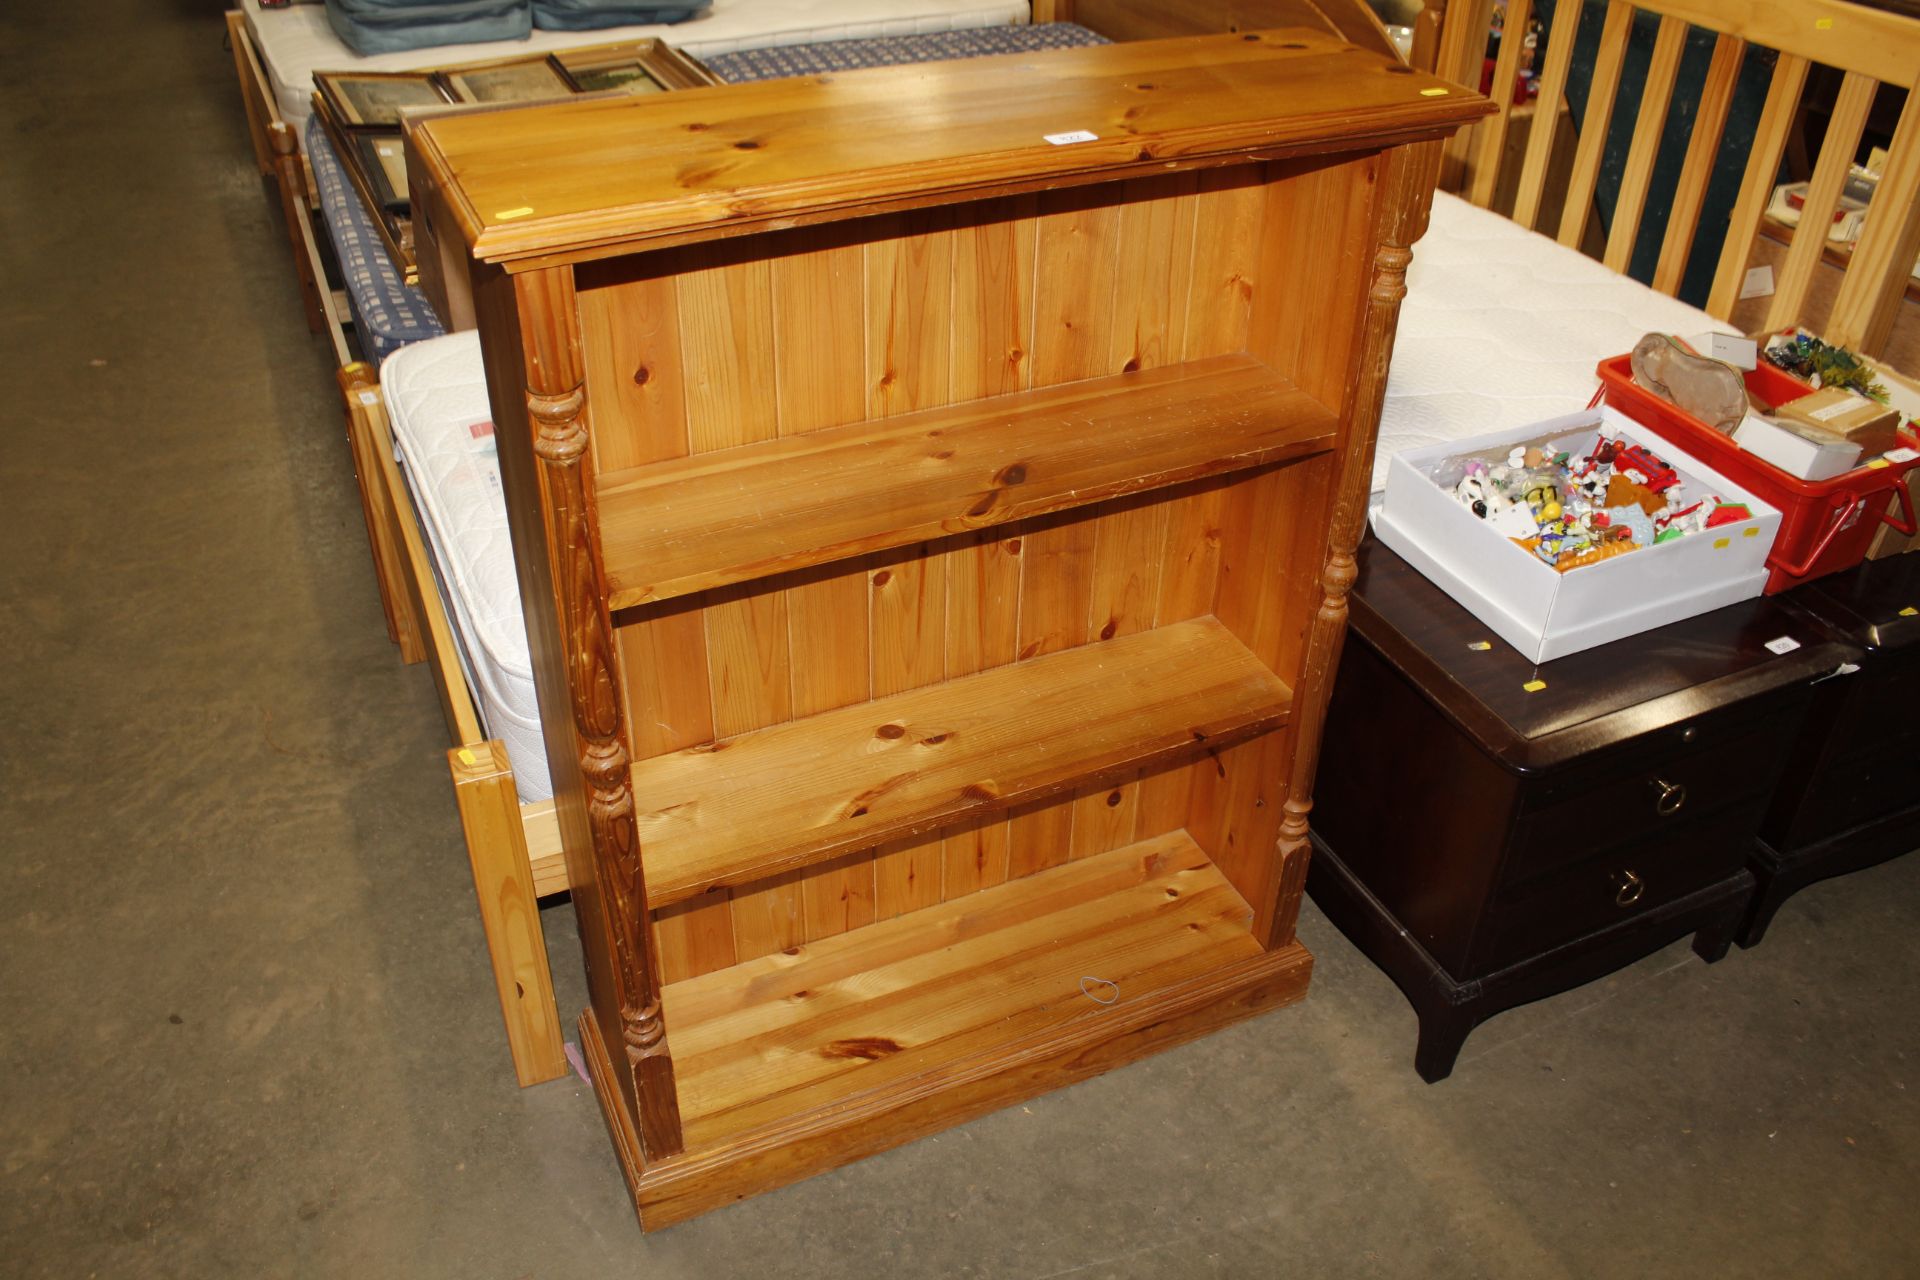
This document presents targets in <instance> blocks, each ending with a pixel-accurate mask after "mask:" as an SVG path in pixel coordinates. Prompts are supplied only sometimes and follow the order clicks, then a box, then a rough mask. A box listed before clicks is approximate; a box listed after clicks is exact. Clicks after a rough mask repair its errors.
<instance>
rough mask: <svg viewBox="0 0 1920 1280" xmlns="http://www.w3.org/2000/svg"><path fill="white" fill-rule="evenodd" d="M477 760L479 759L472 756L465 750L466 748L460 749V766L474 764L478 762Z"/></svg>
mask: <svg viewBox="0 0 1920 1280" xmlns="http://www.w3.org/2000/svg"><path fill="white" fill-rule="evenodd" d="M479 759H480V757H478V756H476V755H474V754H473V752H472V751H470V750H469V749H467V748H466V747H462V748H460V763H461V764H475V763H477V762H478V761H479Z"/></svg>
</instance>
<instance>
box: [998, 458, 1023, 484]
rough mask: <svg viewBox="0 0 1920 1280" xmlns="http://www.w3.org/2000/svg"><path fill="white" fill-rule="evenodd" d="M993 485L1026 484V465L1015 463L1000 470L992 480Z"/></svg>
mask: <svg viewBox="0 0 1920 1280" xmlns="http://www.w3.org/2000/svg"><path fill="white" fill-rule="evenodd" d="M993 482H994V483H995V484H1003V485H1015V484H1025V483H1026V482H1027V464H1026V463H1024V462H1015V463H1012V464H1010V465H1008V466H1005V467H1002V468H1000V474H999V475H997V476H995V477H994V478H993Z"/></svg>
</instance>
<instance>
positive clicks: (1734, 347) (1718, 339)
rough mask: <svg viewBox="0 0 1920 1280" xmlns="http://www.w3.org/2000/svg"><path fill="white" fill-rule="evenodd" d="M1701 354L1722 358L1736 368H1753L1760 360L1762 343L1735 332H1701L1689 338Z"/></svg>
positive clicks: (1691, 345) (1689, 342) (1712, 357)
mask: <svg viewBox="0 0 1920 1280" xmlns="http://www.w3.org/2000/svg"><path fill="white" fill-rule="evenodd" d="M1687 345H1688V346H1690V347H1692V348H1693V349H1694V350H1695V351H1698V352H1699V353H1700V354H1701V355H1703V356H1707V357H1709V358H1711V359H1714V360H1722V361H1725V362H1726V363H1727V364H1730V365H1732V366H1733V367H1734V368H1736V369H1749V370H1750V369H1752V368H1753V367H1754V366H1755V365H1756V364H1758V363H1759V361H1760V344H1759V343H1757V342H1755V341H1754V340H1753V339H1752V338H1743V337H1741V336H1740V335H1739V334H1735V333H1701V334H1696V335H1694V336H1693V337H1691V338H1688V339H1687Z"/></svg>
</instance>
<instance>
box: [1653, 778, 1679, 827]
mask: <svg viewBox="0 0 1920 1280" xmlns="http://www.w3.org/2000/svg"><path fill="white" fill-rule="evenodd" d="M1652 786H1653V809H1654V812H1655V813H1658V814H1659V815H1660V816H1661V817H1663V818H1671V817H1672V816H1673V815H1674V814H1676V813H1678V812H1680V806H1681V805H1683V804H1685V803H1686V802H1687V789H1686V787H1685V786H1684V785H1683V784H1681V783H1678V782H1668V781H1667V780H1666V779H1665V778H1655V779H1654V780H1653V782H1652Z"/></svg>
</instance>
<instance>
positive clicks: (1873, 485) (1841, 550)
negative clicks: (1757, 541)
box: [1600, 356, 1920, 595]
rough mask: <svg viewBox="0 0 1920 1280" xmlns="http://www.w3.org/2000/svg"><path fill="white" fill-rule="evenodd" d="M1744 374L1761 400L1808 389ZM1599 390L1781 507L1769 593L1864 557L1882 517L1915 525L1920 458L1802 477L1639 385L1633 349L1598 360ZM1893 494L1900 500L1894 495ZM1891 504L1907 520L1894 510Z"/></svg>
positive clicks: (1773, 401)
mask: <svg viewBox="0 0 1920 1280" xmlns="http://www.w3.org/2000/svg"><path fill="white" fill-rule="evenodd" d="M1746 377H1747V391H1748V392H1749V393H1750V394H1751V395H1752V396H1753V397H1754V399H1755V400H1757V401H1758V402H1760V403H1761V404H1767V405H1779V404H1785V403H1787V402H1788V401H1789V400H1797V399H1799V398H1800V397H1801V396H1805V395H1811V394H1812V393H1813V388H1812V387H1810V386H1808V385H1807V384H1806V383H1804V382H1802V381H1800V380H1799V379H1798V378H1796V377H1793V376H1792V375H1791V374H1788V373H1784V372H1782V371H1781V370H1779V369H1776V368H1774V367H1773V366H1772V365H1770V364H1766V363H1765V362H1762V363H1761V365H1760V367H1759V368H1757V369H1754V370H1751V371H1750V372H1748V373H1747V375H1746ZM1600 389H1601V392H1602V393H1603V394H1604V395H1605V396H1606V398H1607V402H1608V403H1609V404H1611V405H1613V407H1614V408H1616V409H1618V410H1620V411H1621V412H1622V413H1625V414H1626V415H1627V416H1628V417H1630V418H1632V419H1634V420H1635V421H1636V422H1641V423H1644V424H1645V425H1646V426H1648V427H1650V428H1651V429H1652V430H1654V431H1655V432H1657V433H1658V434H1659V435H1660V436H1661V437H1662V438H1664V439H1667V440H1671V441H1672V442H1673V443H1674V444H1676V445H1678V446H1680V448H1682V449H1683V450H1685V451H1686V452H1687V453H1689V454H1692V455H1693V456H1694V457H1695V458H1698V459H1699V460H1700V461H1701V462H1704V463H1706V464H1707V465H1708V466H1709V467H1712V468H1713V469H1714V470H1716V471H1719V472H1721V473H1722V474H1723V475H1725V476H1726V477H1727V478H1728V479H1729V480H1732V481H1733V482H1734V483H1735V484H1738V485H1740V486H1742V487H1743V488H1746V489H1749V490H1751V491H1752V492H1753V495H1754V496H1755V497H1757V498H1759V499H1760V500H1761V501H1762V502H1765V503H1769V504H1771V505H1772V506H1775V507H1778V508H1779V509H1780V534H1779V536H1778V537H1776V538H1775V539H1774V540H1773V553H1772V554H1771V555H1769V556H1768V557H1767V567H1768V568H1769V569H1770V570H1772V572H1771V573H1770V574H1769V575H1768V577H1767V594H1768V595H1773V594H1774V593H1776V592H1780V591H1785V590H1787V589H1788V588H1790V587H1797V586H1799V585H1800V584H1801V583H1803V582H1806V581H1809V580H1810V579H1813V578H1820V577H1824V576H1826V575H1827V574H1829V573H1839V572H1840V571H1842V570H1843V569H1851V568H1853V566H1855V565H1857V564H1859V563H1860V561H1861V560H1862V559H1864V558H1865V557H1866V554H1867V548H1868V547H1869V546H1871V545H1872V544H1873V535H1874V531H1875V530H1876V529H1878V528H1879V526H1880V521H1881V520H1885V521H1886V522H1887V523H1888V524H1890V525H1892V526H1893V527H1894V528H1895V529H1898V530H1899V531H1900V532H1901V533H1905V534H1911V533H1913V532H1914V531H1915V528H1916V526H1915V523H1914V512H1913V498H1912V496H1911V495H1910V494H1909V493H1908V491H1907V473H1908V472H1910V471H1912V470H1913V469H1914V468H1915V467H1920V458H1913V459H1910V460H1909V461H1906V462H1895V463H1886V464H1883V465H1879V466H1861V467H1855V468H1854V469H1853V470H1852V471H1849V472H1847V473H1845V474H1844V475H1838V476H1834V477H1833V478H1832V479H1830V480H1802V479H1801V478H1800V477H1798V476H1793V475H1788V474H1787V473H1786V472H1784V471H1782V470H1781V469H1780V468H1778V467H1776V466H1774V465H1773V464H1772V463H1771V462H1766V461H1763V460H1761V459H1759V458H1756V457H1754V456H1753V455H1752V454H1750V453H1748V452H1746V451H1745V450H1743V449H1742V448H1741V447H1740V446H1739V445H1737V444H1735V443H1734V442H1733V437H1732V436H1726V435H1721V434H1720V433H1719V432H1718V431H1715V430H1714V429H1713V428H1712V427H1710V426H1708V425H1707V424H1706V423H1704V422H1702V421H1700V419H1698V418H1696V417H1694V416H1693V415H1692V414H1690V413H1688V412H1686V411H1685V410H1683V409H1681V408H1680V407H1679V406H1677V405H1674V404H1670V403H1669V402H1667V401H1665V400H1662V399H1661V398H1660V397H1659V396H1657V395H1655V394H1653V392H1651V391H1648V390H1647V389H1646V388H1645V387H1642V386H1639V385H1637V384H1636V383H1635V382H1634V380H1633V357H1631V356H1615V357H1614V358H1613V359H1611V360H1602V361H1601V362H1600ZM1895 497H1898V498H1899V502H1898V503H1897V504H1896V503H1894V502H1893V501H1892V499H1893V498H1895ZM1896 508H1897V509H1898V510H1899V511H1900V512H1901V513H1902V515H1903V516H1904V519H1902V518H1900V517H1898V516H1896V515H1895V514H1894V512H1895V510H1896Z"/></svg>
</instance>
